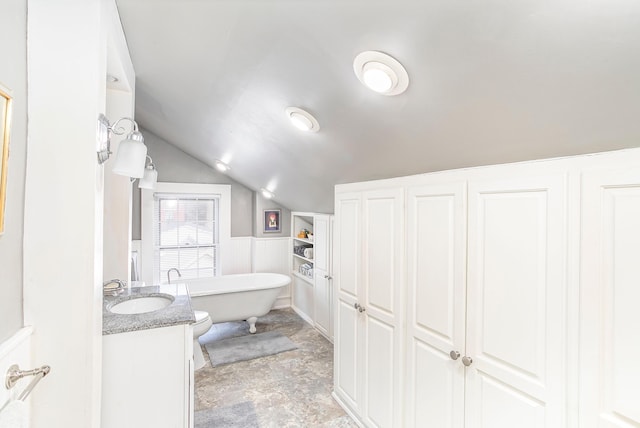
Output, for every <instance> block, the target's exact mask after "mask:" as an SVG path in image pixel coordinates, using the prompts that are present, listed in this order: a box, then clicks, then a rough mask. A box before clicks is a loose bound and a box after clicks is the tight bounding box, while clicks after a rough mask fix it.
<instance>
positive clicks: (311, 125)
mask: <svg viewBox="0 0 640 428" xmlns="http://www.w3.org/2000/svg"><path fill="white" fill-rule="evenodd" d="M285 113H286V114H287V117H288V118H289V120H290V121H291V124H292V125H293V126H295V127H296V128H298V129H299V130H301V131H305V132H318V131H319V130H320V124H319V123H318V121H317V120H316V118H315V117H313V116H312V115H311V113H309V112H307V111H304V110H302V109H301V108H298V107H287V108H286V109H285Z"/></svg>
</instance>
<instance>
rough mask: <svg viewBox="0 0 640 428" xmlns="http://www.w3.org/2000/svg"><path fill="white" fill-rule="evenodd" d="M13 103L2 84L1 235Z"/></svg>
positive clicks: (0, 108) (0, 100)
mask: <svg viewBox="0 0 640 428" xmlns="http://www.w3.org/2000/svg"><path fill="white" fill-rule="evenodd" d="M11 103H12V99H11V96H10V95H9V90H8V89H7V88H5V87H4V86H2V85H1V84H0V157H1V158H0V235H1V234H2V233H3V232H4V211H5V202H6V200H7V164H8V162H9V137H10V135H11Z"/></svg>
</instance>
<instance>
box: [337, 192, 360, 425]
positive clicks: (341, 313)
mask: <svg viewBox="0 0 640 428" xmlns="http://www.w3.org/2000/svg"><path fill="white" fill-rule="evenodd" d="M335 215H336V221H335V224H334V237H335V239H334V245H333V251H334V265H333V268H334V282H335V287H336V294H337V296H336V309H335V313H336V316H335V320H336V324H335V326H334V388H335V393H336V395H337V396H338V398H339V399H340V400H341V401H342V402H343V403H344V404H345V405H346V406H348V407H350V408H351V410H352V411H353V412H354V413H356V414H359V413H360V411H359V405H360V403H361V401H362V399H361V398H360V396H361V393H362V392H361V391H360V388H359V387H358V384H359V382H360V379H361V378H362V372H361V371H362V370H363V369H364V367H363V366H362V365H361V364H359V363H358V362H359V360H361V359H362V356H363V352H364V349H363V348H362V345H361V343H360V342H361V331H362V328H361V327H360V324H361V323H362V318H361V317H360V316H359V313H358V311H357V310H356V308H355V305H356V303H358V296H359V295H360V293H361V291H360V290H361V287H360V286H359V284H360V281H361V279H360V276H361V257H362V242H361V229H362V221H361V215H362V198H361V194H360V193H344V194H338V195H336V203H335Z"/></svg>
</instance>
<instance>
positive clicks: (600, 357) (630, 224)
mask: <svg viewBox="0 0 640 428" xmlns="http://www.w3.org/2000/svg"><path fill="white" fill-rule="evenodd" d="M582 195H583V198H582V213H583V214H582V219H583V223H582V237H581V238H582V247H581V256H582V260H581V291H580V294H581V298H580V303H581V319H580V322H581V329H580V330H581V332H580V333H581V334H580V354H579V355H580V362H581V366H580V427H581V428H596V427H607V428H614V427H616V428H622V427H625V428H630V427H636V428H637V427H640V363H639V362H640V309H639V305H640V168H638V167H636V168H634V169H626V170H623V169H620V170H618V171H601V172H593V173H587V174H584V176H583V187H582Z"/></svg>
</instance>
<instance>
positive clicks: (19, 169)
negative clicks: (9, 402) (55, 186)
mask: <svg viewBox="0 0 640 428" xmlns="http://www.w3.org/2000/svg"><path fill="white" fill-rule="evenodd" d="M26 35H27V5H26V2H24V1H23V0H6V1H2V2H1V3H0V52H2V60H0V86H4V87H5V88H6V89H8V90H9V91H10V95H11V96H12V97H13V120H12V124H11V143H10V146H9V148H10V151H11V152H10V156H9V162H8V166H7V171H8V172H7V197H6V200H5V201H6V205H5V217H4V233H3V234H2V235H0V260H2V263H1V264H0V343H2V342H3V341H4V340H6V339H8V338H9V337H11V336H12V335H13V334H14V333H15V332H16V331H18V329H19V328H20V327H22V325H23V322H22V318H23V311H22V281H23V277H22V245H23V241H22V234H23V220H24V181H25V163H26V160H25V158H26V152H27V40H26ZM0 374H1V375H4V372H2V373H0Z"/></svg>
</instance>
